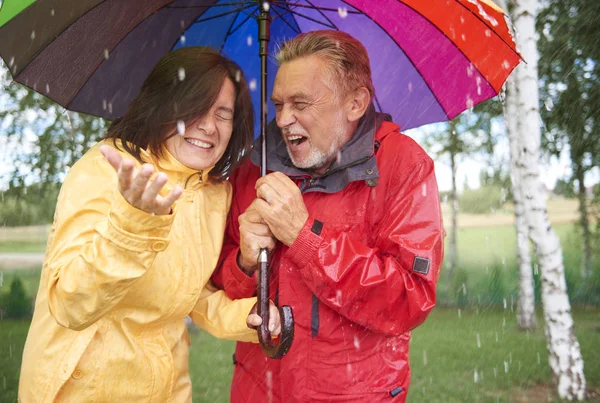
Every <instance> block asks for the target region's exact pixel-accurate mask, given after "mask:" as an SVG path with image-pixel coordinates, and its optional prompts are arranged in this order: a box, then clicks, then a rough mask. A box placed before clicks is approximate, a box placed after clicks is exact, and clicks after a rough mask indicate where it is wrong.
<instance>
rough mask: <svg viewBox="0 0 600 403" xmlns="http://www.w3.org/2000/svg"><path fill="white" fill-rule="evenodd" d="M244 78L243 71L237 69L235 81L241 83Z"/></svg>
mask: <svg viewBox="0 0 600 403" xmlns="http://www.w3.org/2000/svg"><path fill="white" fill-rule="evenodd" d="M241 79H242V72H241V71H240V70H236V72H235V82H236V83H239V82H240V80H241Z"/></svg>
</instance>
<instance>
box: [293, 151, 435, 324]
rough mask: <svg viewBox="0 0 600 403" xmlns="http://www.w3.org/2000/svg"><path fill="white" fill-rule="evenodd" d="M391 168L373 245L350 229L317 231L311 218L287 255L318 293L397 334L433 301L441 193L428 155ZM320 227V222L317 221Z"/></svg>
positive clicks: (353, 316)
mask: <svg viewBox="0 0 600 403" xmlns="http://www.w3.org/2000/svg"><path fill="white" fill-rule="evenodd" d="M403 172H407V174H406V175H404V176H402V175H399V174H397V175H396V178H393V180H392V183H390V185H389V193H388V194H387V195H386V197H385V199H384V201H383V202H381V203H379V204H378V206H379V207H380V208H385V209H386V212H385V213H384V214H383V217H382V218H381V219H380V220H379V221H378V222H377V223H376V224H375V225H374V227H373V228H370V229H369V230H370V231H371V232H372V234H373V235H372V239H373V242H372V243H373V245H372V246H370V245H366V244H365V243H364V242H361V241H359V240H357V239H355V238H354V237H353V234H352V233H351V232H342V231H335V230H329V229H328V228H327V223H326V222H325V223H323V227H322V230H321V231H320V235H318V234H317V233H316V232H319V231H312V228H313V223H314V218H309V220H307V223H306V224H305V226H304V228H303V229H302V231H301V233H300V235H299V237H298V238H297V239H296V241H295V242H294V243H293V244H292V245H291V247H290V249H289V250H288V251H287V252H286V255H285V257H286V258H287V259H289V260H290V261H291V262H292V264H293V266H295V268H296V269H297V270H298V271H299V272H300V274H301V276H302V279H303V280H304V282H305V283H306V285H307V286H308V287H309V288H310V289H311V291H312V292H313V293H314V294H315V295H316V296H317V298H318V299H319V300H320V301H321V302H322V303H324V304H326V305H327V306H329V307H330V308H332V309H334V310H335V311H337V312H338V313H340V314H341V315H343V316H344V317H346V318H347V319H349V320H351V321H353V322H355V323H358V324H359V325H361V326H364V327H366V328H369V329H371V330H372V331H375V332H379V333H383V334H387V335H399V334H402V333H404V332H406V331H409V330H411V329H413V328H415V327H416V326H418V325H419V324H421V323H422V322H423V321H424V320H425V318H426V317H427V315H428V313H429V312H430V311H431V309H433V307H434V305H435V298H436V283H437V279H438V277H439V270H440V266H441V263H442V259H443V236H444V230H443V226H442V219H441V212H440V204H439V196H438V191H437V183H436V180H435V174H434V168H433V161H431V160H430V159H426V160H425V161H420V162H419V163H418V164H417V165H416V166H414V167H413V168H412V169H408V170H403ZM317 227H318V226H317Z"/></svg>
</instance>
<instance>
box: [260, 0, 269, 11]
mask: <svg viewBox="0 0 600 403" xmlns="http://www.w3.org/2000/svg"><path fill="white" fill-rule="evenodd" d="M262 7H263V10H264V11H269V9H270V8H271V6H270V5H269V3H267V2H266V1H265V2H264V3H263V4H262Z"/></svg>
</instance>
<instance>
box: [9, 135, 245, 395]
mask: <svg viewBox="0 0 600 403" xmlns="http://www.w3.org/2000/svg"><path fill="white" fill-rule="evenodd" d="M106 144H112V141H110V142H106ZM122 154H123V155H127V154H125V153H124V152H123V153H122ZM127 156H128V157H129V158H132V157H131V156H129V155H127ZM142 158H143V159H144V160H145V161H147V162H150V161H152V158H151V157H150V155H148V154H147V153H142ZM132 159H133V158H132ZM155 165H156V164H155ZM158 165H159V166H158V169H160V171H162V172H165V173H166V174H167V175H168V177H169V182H168V186H169V187H172V186H174V185H175V184H181V185H182V186H184V187H185V190H184V192H183V195H182V196H181V198H180V199H179V200H178V201H177V202H176V203H175V205H174V207H173V214H170V215H160V216H154V215H151V214H148V213H146V212H143V211H141V210H138V209H136V208H134V207H133V206H131V205H130V204H129V203H128V202H127V201H126V200H125V199H124V198H123V197H122V196H121V194H120V193H119V191H118V186H117V174H116V172H115V171H114V169H113V168H112V167H111V166H110V165H109V163H108V162H107V161H106V160H105V159H104V157H103V156H102V154H101V153H100V151H99V144H97V145H95V146H94V147H92V148H91V149H90V150H89V151H88V152H87V153H86V154H85V155H84V156H83V157H82V158H81V159H80V160H79V161H78V162H77V163H76V164H75V165H74V166H73V167H72V168H71V170H70V171H69V174H68V175H67V177H66V179H65V181H64V183H63V186H62V188H61V192H60V195H59V197H58V202H57V207H56V214H55V218H54V223H53V226H52V229H51V232H50V237H49V240H48V246H47V252H46V257H45V261H44V265H43V269H42V274H41V281H40V287H39V291H38V294H37V299H36V304H35V312H34V316H33V320H32V323H31V328H30V330H29V335H28V337H27V341H26V344H25V350H24V352H23V363H22V367H21V378H20V384H19V401H21V402H53V401H60V402H161V403H162V402H186V401H191V395H192V393H191V392H192V390H191V384H190V378H189V375H188V349H189V344H190V338H189V336H188V333H187V329H186V327H185V325H184V318H185V316H187V315H188V314H189V315H190V316H192V318H193V319H194V321H195V322H196V323H197V324H198V325H199V326H200V327H201V328H203V329H205V330H207V331H208V332H210V333H212V334H213V335H215V336H217V337H222V338H229V339H236V340H246V341H252V340H255V339H256V335H255V332H252V331H249V329H248V328H247V327H246V323H245V320H246V316H247V314H248V312H249V311H250V309H251V308H252V306H253V304H254V302H255V298H249V299H243V300H239V301H233V302H232V301H231V300H230V299H228V298H227V296H226V295H225V293H224V292H223V291H217V290H216V289H215V288H214V287H213V286H212V284H210V283H209V279H210V276H211V274H212V272H213V270H214V267H215V265H216V263H217V260H218V256H219V252H220V250H221V246H222V242H223V231H224V228H225V221H226V215H227V211H228V209H229V206H230V202H231V185H230V184H229V183H228V182H223V183H210V182H208V176H207V175H208V173H207V172H204V173H199V172H196V171H194V170H191V169H189V168H187V167H185V166H183V165H182V164H180V163H179V162H178V161H177V160H175V159H174V158H173V157H172V156H170V155H169V154H168V153H166V156H165V158H164V159H162V160H161V161H160V164H158Z"/></svg>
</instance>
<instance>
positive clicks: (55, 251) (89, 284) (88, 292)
mask: <svg viewBox="0 0 600 403" xmlns="http://www.w3.org/2000/svg"><path fill="white" fill-rule="evenodd" d="M117 180H118V179H117V174H116V172H115V171H114V169H113V168H112V167H111V166H110V164H109V163H108V162H107V161H106V160H105V159H104V157H103V156H102V154H101V153H100V152H99V150H98V146H95V147H93V148H92V149H91V150H90V151H88V153H87V154H86V155H85V156H84V157H82V158H81V160H79V161H78V162H77V163H76V164H75V165H74V166H73V167H72V168H71V170H70V171H69V173H68V175H67V177H66V178H65V181H64V183H63V186H62V188H61V191H60V195H59V197H58V201H57V205H56V214H55V217H54V225H53V229H52V233H51V240H50V241H49V246H48V251H47V254H46V260H45V266H47V267H46V268H45V269H46V270H48V271H49V276H48V284H47V290H48V304H49V309H50V312H51V314H52V316H53V317H54V318H55V319H56V321H57V322H58V324H60V325H61V326H64V327H67V328H70V329H74V330H81V329H85V328H86V327H88V326H90V325H91V324H93V323H94V322H96V321H97V320H99V319H100V318H101V317H102V316H103V315H105V314H106V313H107V312H109V311H111V310H112V309H113V308H114V307H115V306H116V305H117V304H118V303H119V301H120V300H121V299H122V298H123V297H124V296H125V294H126V293H127V291H128V290H129V288H130V287H131V285H132V284H134V283H135V281H136V280H137V279H138V278H140V277H141V276H142V275H143V274H144V273H145V272H146V270H147V269H148V268H149V267H150V266H151V265H152V263H153V262H154V259H155V257H156V254H157V253H159V252H160V251H161V250H164V249H165V248H166V246H167V245H168V239H167V237H168V234H169V231H170V229H171V225H172V223H173V218H174V215H175V214H176V208H174V212H173V214H171V215H162V216H153V215H151V214H148V213H146V212H144V211H141V210H138V209H136V208H134V207H133V206H131V205H130V204H129V203H128V202H127V201H126V200H125V199H124V198H123V197H122V196H121V194H120V193H119V191H118V188H117Z"/></svg>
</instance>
